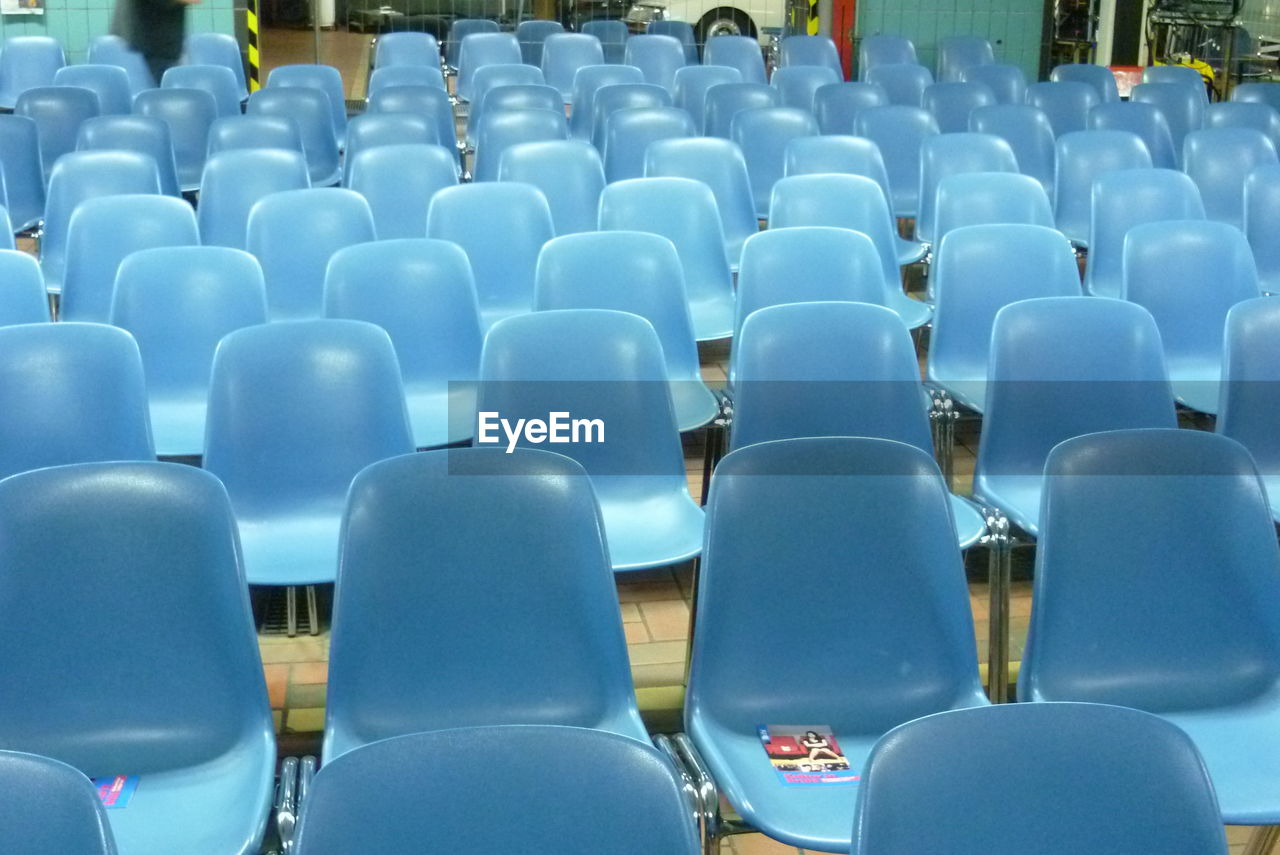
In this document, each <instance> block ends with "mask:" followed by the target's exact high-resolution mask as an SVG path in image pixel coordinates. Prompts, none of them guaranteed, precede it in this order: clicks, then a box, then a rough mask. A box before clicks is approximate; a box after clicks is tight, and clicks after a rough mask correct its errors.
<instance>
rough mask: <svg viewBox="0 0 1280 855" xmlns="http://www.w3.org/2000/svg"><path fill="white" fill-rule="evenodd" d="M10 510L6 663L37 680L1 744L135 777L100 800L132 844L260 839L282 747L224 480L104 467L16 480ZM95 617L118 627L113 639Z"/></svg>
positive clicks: (242, 852)
mask: <svg viewBox="0 0 1280 855" xmlns="http://www.w3.org/2000/svg"><path fill="white" fill-rule="evenodd" d="M47 326H48V327H49V328H50V329H56V328H57V327H59V326H62V325H61V324H52V325H47ZM99 329H108V328H105V327H102V328H99ZM113 332H115V333H116V334H118V335H120V336H122V337H125V338H127V334H126V333H124V332H122V331H119V330H113ZM0 507H3V508H4V514H3V517H4V522H3V524H0V528H2V529H3V536H2V538H0V539H2V540H3V546H0V554H2V555H3V566H4V567H5V568H6V572H5V573H4V574H3V575H2V576H0V588H2V589H3V591H4V596H3V601H4V604H5V605H4V621H3V623H4V629H3V631H2V633H3V638H4V644H5V647H6V649H10V650H13V651H15V653H14V655H11V656H8V657H6V660H5V662H4V664H3V665H2V666H0V674H3V679H4V682H5V683H6V684H7V685H21V686H23V687H24V688H23V702H22V703H21V704H6V705H5V707H4V711H3V712H0V740H2V741H3V743H4V744H5V745H6V746H9V747H11V748H14V749H18V750H23V751H31V752H35V753H40V754H43V755H45V756H48V757H51V758H54V759H56V760H60V761H62V762H64V763H67V764H68V765H71V766H74V767H76V768H77V769H79V770H80V771H81V772H82V773H84V774H86V775H91V776H94V777H95V778H97V784H98V786H99V787H105V788H111V787H112V786H113V785H114V784H116V783H117V782H119V779H120V778H121V777H124V778H125V781H123V782H120V783H121V784H122V785H123V786H124V787H126V788H127V787H129V786H130V785H132V786H133V787H135V788H136V789H133V790H132V793H131V794H130V795H129V796H128V797H127V803H126V804H124V805H123V806H122V805H121V800H123V799H124V796H123V795H122V796H121V797H120V798H119V799H117V801H116V809H108V810H106V811H105V813H106V815H107V818H108V820H109V822H110V825H111V831H112V836H114V837H115V840H116V843H117V845H118V846H119V851H120V852H122V853H125V852H173V851H182V852H190V853H193V855H194V853H215V852H223V853H227V855H249V853H253V852H256V851H258V847H259V845H260V843H261V841H262V837H263V832H264V830H265V827H266V824H267V811H268V810H269V808H270V806H271V798H272V790H273V779H274V773H275V764H276V742H275V734H274V732H273V726H272V722H271V708H270V706H269V705H268V701H267V689H266V685H265V682H264V680H263V676H262V662H261V658H260V656H259V653H258V646H257V643H256V638H255V637H254V627H253V618H252V615H251V612H250V608H249V599H248V596H247V592H246V590H245V586H244V575H243V573H242V570H241V563H240V556H239V550H238V548H237V545H236V532H235V527H234V520H233V518H232V516H231V509H230V507H229V506H228V503H227V494H226V491H225V490H223V488H222V486H221V485H220V484H219V483H218V481H217V479H216V478H213V477H211V476H210V475H209V474H207V473H205V472H201V471H199V470H197V469H195V468H193V467H190V466H182V465H178V464H173V463H156V462H147V463H96V464H89V465H80V466H61V467H56V468H52V469H45V470H42V471H39V472H28V473H26V474H23V475H20V476H18V477H14V478H10V479H7V480H6V481H5V482H4V484H3V486H0ZM67 520H84V521H92V524H90V525H75V526H67V525H66V521H67ZM54 530H58V531H59V532H60V533H59V536H58V548H57V549H56V550H51V549H49V548H48V546H49V544H48V537H49V532H50V531H54ZM177 567H181V568H182V569H181V572H174V569H175V568H177ZM18 568H25V569H27V570H28V571H31V572H30V573H29V574H23V573H18V572H15V571H17V570H18ZM51 598H57V600H58V602H59V603H60V605H61V609H62V610H63V613H64V614H66V615H68V616H69V618H70V619H69V620H68V621H67V622H66V623H65V624H63V623H55V622H51V621H50V620H49V619H48V611H47V604H48V602H49V601H50V599H51ZM157 603H165V604H167V605H168V606H169V608H167V609H156V604H157ZM98 620H101V621H104V622H105V623H106V625H109V626H111V627H114V628H115V630H116V631H117V632H119V633H120V637H119V638H117V639H115V640H114V641H113V642H112V643H111V644H103V643H102V628H101V627H102V624H98V623H96V621H98ZM18 639H26V640H25V641H24V642H22V644H23V645H31V646H29V647H23V646H17V647H15V646H14V645H15V644H18ZM30 650H40V651H43V655H35V654H33V653H27V652H23V651H30ZM47 656H57V657H58V660H59V661H60V662H61V663H62V664H61V665H60V666H59V667H58V668H57V669H50V668H49V667H48V665H49V660H48V659H47V658H46V657H47ZM141 661H145V662H147V663H149V666H148V667H147V668H137V667H134V666H135V664H136V663H137V662H141ZM187 668H193V669H195V670H194V671H190V672H187V671H184V670H183V669H187ZM180 673H190V674H191V675H192V676H190V677H187V678H185V679H175V678H174V675H175V674H180ZM103 709H110V710H113V711H114V712H113V714H112V715H111V716H109V717H103V716H101V715H99V714H97V711H98V710H103ZM129 778H132V779H133V780H132V781H129V780H128V779H129ZM20 789H21V790H22V791H24V792H26V788H25V787H24V788H20ZM19 798H21V796H19ZM56 851H62V850H56Z"/></svg>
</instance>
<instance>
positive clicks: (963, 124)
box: [920, 81, 996, 134]
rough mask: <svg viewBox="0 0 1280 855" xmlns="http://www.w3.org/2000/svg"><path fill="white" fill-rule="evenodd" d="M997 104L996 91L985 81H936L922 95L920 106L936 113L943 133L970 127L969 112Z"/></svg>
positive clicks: (935, 116) (939, 127) (965, 129)
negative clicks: (988, 86)
mask: <svg viewBox="0 0 1280 855" xmlns="http://www.w3.org/2000/svg"><path fill="white" fill-rule="evenodd" d="M995 104H996V95H995V93H994V92H992V91H991V90H990V89H989V88H987V86H986V84H984V83H962V82H959V81H956V82H952V83H934V84H933V85H932V86H928V87H926V88H925V90H924V94H923V95H922V96H921V98H920V106H922V107H924V108H925V109H926V110H928V111H929V112H930V113H931V114H932V115H933V118H934V120H935V121H936V122H937V123H938V130H940V131H941V132H942V133H944V134H949V133H957V132H961V131H967V130H969V114H970V113H972V112H973V111H974V110H976V109H978V108H979V107H991V106H994V105H995Z"/></svg>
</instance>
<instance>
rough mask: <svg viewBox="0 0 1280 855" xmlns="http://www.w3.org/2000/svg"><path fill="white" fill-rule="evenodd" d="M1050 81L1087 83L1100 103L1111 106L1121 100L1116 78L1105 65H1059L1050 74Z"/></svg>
mask: <svg viewBox="0 0 1280 855" xmlns="http://www.w3.org/2000/svg"><path fill="white" fill-rule="evenodd" d="M1049 80H1051V81H1052V82H1054V83H1066V82H1075V83H1085V84H1087V85H1089V86H1092V87H1093V90H1094V91H1095V92H1097V93H1098V100H1099V103H1102V104H1110V103H1112V102H1114V101H1119V100H1120V91H1119V87H1117V86H1116V76H1115V75H1114V74H1112V73H1111V69H1109V68H1107V67H1106V66H1105V65H1093V64H1091V63H1085V62H1079V63H1068V64H1067V65H1059V66H1057V67H1056V68H1054V69H1053V71H1051V72H1050V73H1049Z"/></svg>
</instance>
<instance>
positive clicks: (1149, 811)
mask: <svg viewBox="0 0 1280 855" xmlns="http://www.w3.org/2000/svg"><path fill="white" fill-rule="evenodd" d="M940 763H941V764H946V767H947V768H953V769H961V768H963V769H970V770H972V771H973V774H974V786H972V787H967V788H965V790H964V791H963V792H959V793H957V792H956V790H955V788H954V787H951V786H947V784H946V782H945V781H944V776H939V775H938V774H937V768H938V765H939V764H940ZM864 777H865V781H864V782H863V784H862V786H861V787H859V788H858V799H857V807H856V809H855V810H856V812H855V816H854V831H853V838H854V842H853V847H854V851H857V852H862V853H866V855H903V853H906V852H911V851H917V850H915V849H914V848H913V846H914V844H906V843H905V838H906V837H907V836H908V834H909V835H910V837H912V838H914V839H919V840H920V844H919V845H920V846H921V847H922V848H923V849H925V850H926V851H942V850H945V851H947V852H953V853H955V855H977V853H983V854H984V855H1011V853H1015V852H1041V853H1044V855H1067V853H1072V852H1081V851H1095V852H1096V851H1102V850H1106V851H1109V852H1116V853H1121V852H1124V853H1138V852H1149V851H1160V852H1168V853H1170V855H1226V852H1227V842H1226V836H1225V835H1224V834H1223V829H1222V821H1221V819H1220V818H1219V814H1218V800H1217V797H1216V796H1215V795H1214V791H1213V783H1212V782H1211V781H1210V780H1209V775H1208V771H1207V770H1206V769H1205V767H1204V759H1203V758H1202V757H1201V756H1200V752H1199V751H1197V750H1196V746H1195V743H1194V742H1193V741H1192V740H1191V738H1190V737H1189V736H1187V734H1186V733H1184V732H1182V731H1181V730H1179V729H1178V728H1177V727H1174V726H1173V725H1171V724H1169V723H1168V722H1166V721H1162V720H1161V719H1159V718H1157V717H1155V716H1152V715H1148V714H1146V713H1141V712H1137V711H1135V710H1130V709H1124V708H1122V707H1115V706H1105V705H1101V704H1073V703H1053V704H1006V705H999V706H992V707H986V708H983V709H974V710H959V711H956V712H945V713H939V714H937V715H931V716H926V717H925V718H922V719H920V720H918V721H913V722H909V723H907V724H904V725H902V726H901V727H898V728H895V729H893V730H891V731H890V732H889V733H887V734H885V736H884V738H883V739H881V741H880V742H879V743H877V744H876V746H875V748H873V749H872V751H871V755H870V757H868V759H867V765H866V770H865V776H864ZM1085 781H1088V784H1087V785H1086V784H1084V783H1083V782H1085ZM992 805H1000V809H993V808H992ZM1010 815H1012V816H1015V817H1017V819H1016V820H1015V821H1014V822H1012V823H1011V822H1010V821H1009V816H1010ZM917 831H920V832H921V833H919V834H916V833H915V832H917Z"/></svg>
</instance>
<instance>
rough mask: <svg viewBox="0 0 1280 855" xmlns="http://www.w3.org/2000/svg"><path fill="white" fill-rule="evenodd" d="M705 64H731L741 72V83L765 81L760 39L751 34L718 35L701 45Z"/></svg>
mask: <svg viewBox="0 0 1280 855" xmlns="http://www.w3.org/2000/svg"><path fill="white" fill-rule="evenodd" d="M702 62H703V64H705V65H731V66H733V67H734V68H736V69H738V71H739V72H740V73H741V74H742V82H743V83H765V82H767V81H766V80H765V76H764V55H763V53H762V52H761V50H760V41H759V40H758V39H755V38H752V37H751V36H733V35H719V36H715V37H713V38H709V39H707V42H706V44H704V45H703V46H702Z"/></svg>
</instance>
